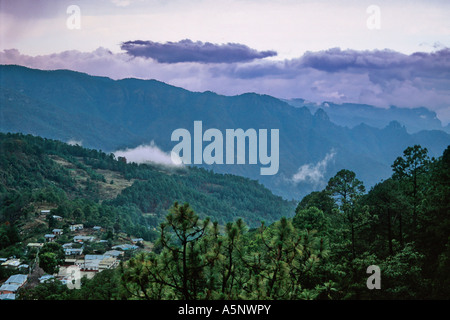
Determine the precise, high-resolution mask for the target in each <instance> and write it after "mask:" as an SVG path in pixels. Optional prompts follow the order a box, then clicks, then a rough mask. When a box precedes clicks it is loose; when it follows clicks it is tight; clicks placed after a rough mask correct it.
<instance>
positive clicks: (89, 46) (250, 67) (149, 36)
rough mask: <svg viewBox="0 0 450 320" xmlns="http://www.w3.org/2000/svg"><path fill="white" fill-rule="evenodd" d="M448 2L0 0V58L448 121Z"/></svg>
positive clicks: (194, 88)
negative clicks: (422, 111)
mask: <svg viewBox="0 0 450 320" xmlns="http://www.w3.org/2000/svg"><path fill="white" fill-rule="evenodd" d="M448 17H450V1H447V0H440V1H438V0H430V1H413V0H409V1H406V0H397V1H396V0H390V1H381V0H380V1H378V0H370V1H366V0H341V1H331V0H323V1H320V0H319V1H308V0H270V1H269V0H189V1H186V0H78V1H77V0H58V1H57V0H0V63H2V64H20V65H24V66H28V67H33V68H39V69H71V70H76V71H81V72H86V73H89V74H92V75H101V76H108V77H111V78H113V79H121V78H126V77H136V78H142V79H157V80H160V81H164V82H166V83H169V84H172V85H176V86H180V87H183V88H186V89H188V90H192V91H207V90H210V91H214V92H217V93H220V94H226V95H235V94H241V93H244V92H256V93H261V94H269V95H272V96H275V97H278V98H287V99H290V98H303V99H306V100H308V101H312V102H317V103H321V102H324V101H332V102H335V103H343V102H354V103H365V104H372V105H375V106H378V107H384V108H386V107H389V106H390V105H396V106H398V107H409V108H411V107H420V106H425V107H427V108H429V109H431V110H433V111H435V112H436V113H437V115H438V117H439V119H440V120H441V121H442V122H443V124H447V123H449V122H450V49H449V48H450V19H448Z"/></svg>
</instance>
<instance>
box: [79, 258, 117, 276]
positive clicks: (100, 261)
mask: <svg viewBox="0 0 450 320" xmlns="http://www.w3.org/2000/svg"><path fill="white" fill-rule="evenodd" d="M118 264H119V260H118V259H117V258H115V257H111V256H106V255H99V254H87V255H86V256H85V257H84V260H81V259H80V260H77V261H76V262H75V265H76V266H78V267H79V268H80V270H81V271H94V272H101V271H103V270H106V269H111V268H115V267H116V266H117V265H118Z"/></svg>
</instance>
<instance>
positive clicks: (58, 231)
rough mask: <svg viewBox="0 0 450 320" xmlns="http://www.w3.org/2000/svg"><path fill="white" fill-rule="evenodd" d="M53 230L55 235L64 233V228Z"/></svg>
mask: <svg viewBox="0 0 450 320" xmlns="http://www.w3.org/2000/svg"><path fill="white" fill-rule="evenodd" d="M52 232H53V234H54V235H55V236H60V235H62V234H63V230H62V229H53V230H52Z"/></svg>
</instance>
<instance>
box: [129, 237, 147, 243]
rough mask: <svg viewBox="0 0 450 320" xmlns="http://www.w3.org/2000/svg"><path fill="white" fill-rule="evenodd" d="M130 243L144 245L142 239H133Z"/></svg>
mask: <svg viewBox="0 0 450 320" xmlns="http://www.w3.org/2000/svg"><path fill="white" fill-rule="evenodd" d="M131 242H133V243H134V244H137V243H144V239H142V238H135V239H131Z"/></svg>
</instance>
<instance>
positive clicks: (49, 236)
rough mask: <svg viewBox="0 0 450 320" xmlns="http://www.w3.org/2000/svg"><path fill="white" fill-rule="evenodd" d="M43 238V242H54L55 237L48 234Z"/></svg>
mask: <svg viewBox="0 0 450 320" xmlns="http://www.w3.org/2000/svg"><path fill="white" fill-rule="evenodd" d="M44 237H45V240H47V242H53V240H55V237H56V236H55V235H54V234H52V233H51V234H50V233H49V234H46V235H45V236H44Z"/></svg>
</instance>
